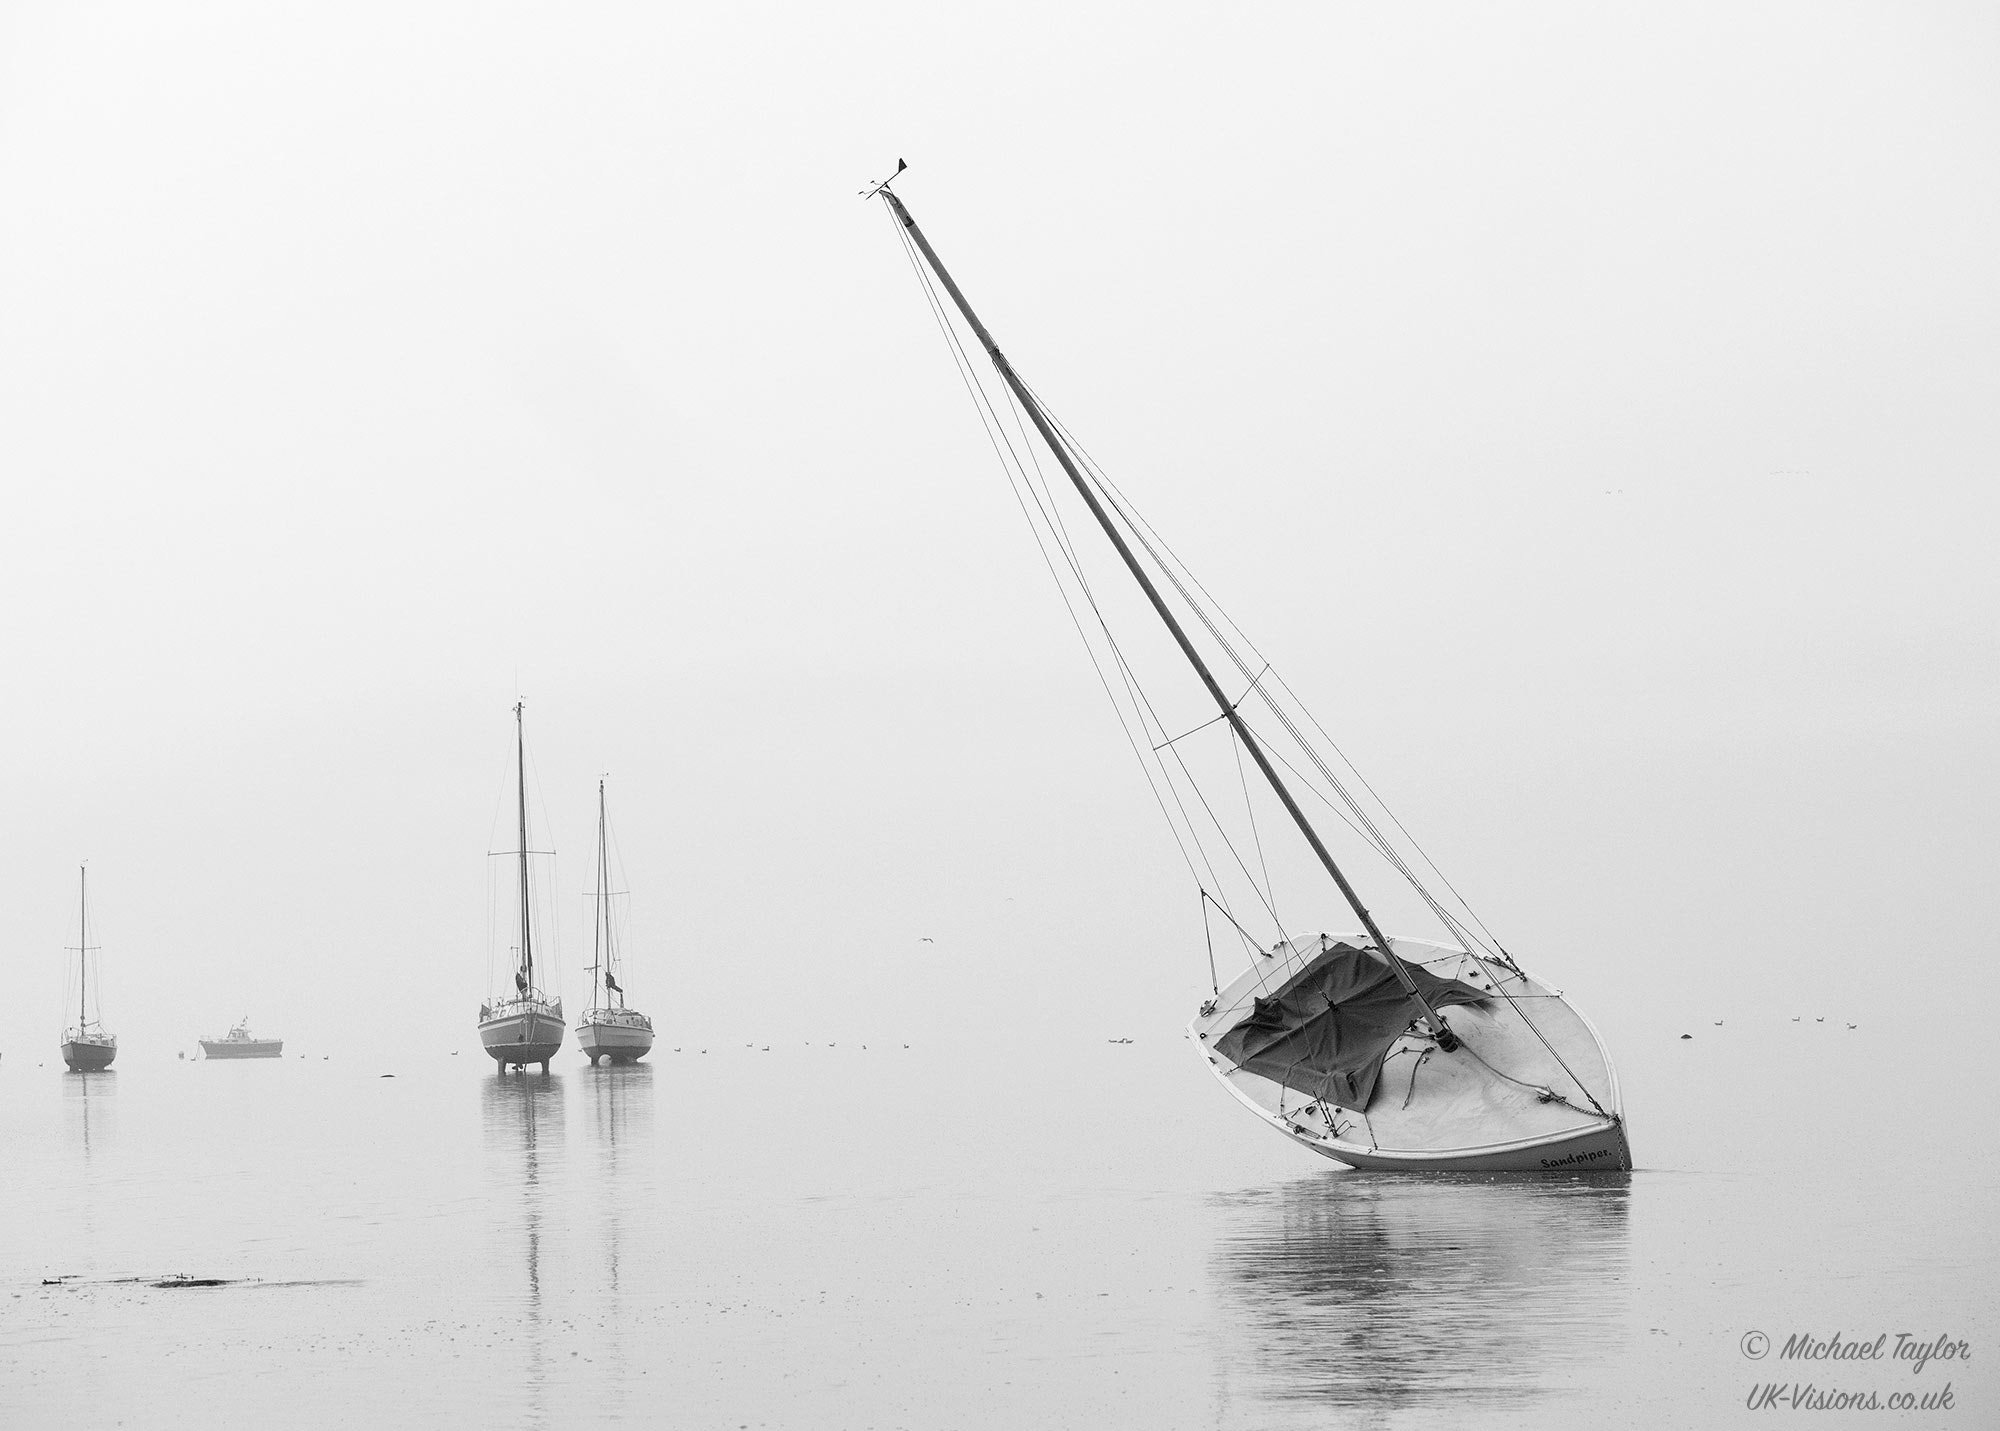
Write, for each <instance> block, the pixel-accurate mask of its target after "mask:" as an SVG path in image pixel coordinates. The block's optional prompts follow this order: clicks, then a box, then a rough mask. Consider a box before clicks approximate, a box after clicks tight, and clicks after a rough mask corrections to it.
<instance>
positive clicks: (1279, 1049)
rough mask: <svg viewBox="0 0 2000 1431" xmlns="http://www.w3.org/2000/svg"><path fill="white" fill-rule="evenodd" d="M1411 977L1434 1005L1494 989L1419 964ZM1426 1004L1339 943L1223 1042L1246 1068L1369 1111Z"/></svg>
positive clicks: (1383, 967) (1377, 959)
mask: <svg viewBox="0 0 2000 1431" xmlns="http://www.w3.org/2000/svg"><path fill="white" fill-rule="evenodd" d="M1404 967H1406V968H1407V969H1408V970H1409V971H1410V977H1411V978H1412V979H1414V980H1415V981H1416V984H1417V987H1418V988H1419V989H1421V990H1422V991H1423V995H1424V997H1425V998H1426V999H1428V1000H1430V1005H1431V1007H1432V1008H1434V1009H1442V1008H1448V1007H1450V1006H1451V1005H1453V1004H1476V1003H1480V1002H1482V1001H1484V1000H1485V999H1487V998H1488V997H1490V996H1489V995H1487V994H1485V993H1483V992H1482V991H1480V990H1478V989H1475V988H1473V987H1472V986H1471V985H1470V984H1463V983H1460V982H1459V981H1458V980H1456V979H1440V978H1439V977H1438V976H1437V975H1435V974H1432V973H1430V972H1428V971H1427V970H1425V969H1424V968H1422V967H1421V966H1419V965H1415V964H1406V965H1405V966H1404ZM1422 1016H1423V1009H1422V1008H1421V1007H1420V1006H1419V1005H1418V1003H1417V1001H1416V1000H1415V999H1413V998H1411V997H1410V995H1409V992H1408V991H1407V990H1405V989H1404V988H1403V985H1402V983H1401V982H1400V981H1399V980H1398V979H1397V978H1396V972H1395V970H1393V969H1391V968H1390V967H1389V965H1388V962H1387V961H1386V960H1384V959H1383V958H1381V956H1379V955H1376V954H1370V953H1367V952H1365V951H1363V950H1360V949H1357V948H1355V947H1354V946H1353V945H1352V944H1334V945H1331V946H1329V947H1328V949H1327V950H1326V952H1325V953H1323V954H1321V955H1320V956H1319V957H1318V958H1316V959H1314V960H1313V961H1312V962H1310V963H1309V964H1307V965H1306V967H1305V968H1304V969H1302V970H1300V971H1299V972H1298V973H1297V974H1295V975H1293V976H1292V978H1291V979H1290V980H1288V981H1287V982H1286V983H1285V984H1284V986H1283V987H1281V988H1280V989H1279V990H1278V991H1277V993H1275V994H1273V995H1272V996H1271V997H1269V998H1266V999H1258V1000H1257V1001H1256V1006H1255V1007H1254V1008H1253V1009H1252V1010H1251V1012H1250V1014H1249V1015H1248V1016H1247V1017H1245V1018H1244V1019H1243V1021H1242V1022H1241V1023H1239V1024H1237V1025H1236V1026H1235V1027H1234V1028H1232V1029H1230V1030H1229V1032H1228V1033H1226V1034H1224V1035H1223V1036H1222V1037H1221V1038H1219V1039H1217V1040H1216V1041H1215V1045H1214V1047H1215V1051H1216V1052H1217V1053H1219V1054H1221V1055H1222V1056H1223V1057H1224V1058H1226V1059H1228V1060H1229V1061H1230V1062H1232V1063H1234V1064H1236V1065H1237V1066H1238V1067H1240V1068H1246V1069H1248V1070H1250V1072H1252V1073H1256V1074H1261V1075H1262V1076H1263V1077H1265V1078H1268V1079H1270V1080H1272V1081H1273V1082H1275V1083H1282V1084H1284V1085H1285V1087H1287V1088H1291V1089H1296V1090H1297V1091H1298V1092H1300V1093H1304V1094H1307V1095H1309V1096H1310V1097H1313V1098H1324V1099H1325V1100H1326V1101H1327V1102H1329V1103H1338V1104H1339V1105H1340V1106H1342V1107H1343V1108H1359V1109H1366V1108H1367V1107H1368V1102H1369V1100H1370V1099H1372V1098H1373V1097H1374V1096H1375V1082H1376V1079H1377V1078H1378V1077H1380V1075H1381V1072H1382V1060H1383V1059H1384V1058H1385V1057H1387V1056H1388V1052H1389V1050H1390V1048H1391V1047H1393V1046H1394V1044H1395V1042H1396V1040H1397V1039H1398V1038H1400V1037H1401V1036H1402V1034H1403V1031H1404V1030H1405V1029H1407V1028H1409V1026H1410V1023H1411V1021H1412V1020H1414V1019H1417V1018H1421V1017H1422Z"/></svg>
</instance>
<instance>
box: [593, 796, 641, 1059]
mask: <svg viewBox="0 0 2000 1431" xmlns="http://www.w3.org/2000/svg"><path fill="white" fill-rule="evenodd" d="M610 847H611V835H610V824H609V822H608V821H607V820H606V819H605V815H604V782H603V781H602V780H599V781H598V782H597V892H596V894H594V895H593V896H592V897H591V903H592V905H593V906H594V907H595V909H596V922H595V924H594V926H593V934H592V942H591V955H590V1007H589V1008H587V1009H585V1010H584V1011H583V1018H582V1019H581V1020H579V1021H578V1023H577V1026H576V1042H577V1047H579V1048H581V1049H582V1050H583V1051H584V1053H585V1055H586V1056H588V1057H589V1059H590V1063H591V1066H592V1067H593V1068H594V1067H596V1066H597V1061H598V1060H599V1059H600V1058H608V1059H610V1060H611V1061H612V1062H613V1063H631V1062H633V1061H635V1060H637V1059H641V1058H644V1057H645V1056H646V1055H647V1054H648V1053H649V1052H651V1051H652V1047H653V1021H652V1020H651V1019H649V1018H647V1017H646V1016H645V1015H644V1014H642V1013H640V1012H639V1011H638V1010H636V1009H630V1008H627V1007H626V1006H625V986H624V985H623V984H622V983H620V982H619V978H618V974H619V970H620V968H621V967H622V965H621V960H620V957H619V954H620V951H619V948H618V941H617V938H616V936H615V934H614V931H613V928H612V924H613V921H612V907H611V853H610Z"/></svg>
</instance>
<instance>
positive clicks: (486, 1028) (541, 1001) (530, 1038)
mask: <svg viewBox="0 0 2000 1431" xmlns="http://www.w3.org/2000/svg"><path fill="white" fill-rule="evenodd" d="M524 704H525V702H516V703H515V706H514V791H515V797H516V801H517V804H516V807H515V808H516V813H517V816H518V818H517V820H516V823H515V830H516V833H517V834H518V835H519V837H520V845H519V847H518V848H516V849H513V850H504V851H501V852H500V853H503V854H511V855H515V856H517V857H518V858H519V861H520V863H519V865H518V867H517V869H518V874H519V880H518V890H517V892H518V894H519V896H520V898H519V905H520V931H521V942H520V943H519V944H518V945H516V946H515V950H514V956H515V958H514V995H513V997H512V998H506V997H502V998H498V999H488V1000H487V1001H486V1002H485V1003H483V1004H481V1005H480V1006H479V1041H480V1042H481V1043H482V1044H484V1045H485V1046H486V1051H487V1052H488V1053H489V1054H491V1055H492V1056H493V1061H494V1062H495V1063H497V1064H499V1065H500V1072H501V1073H505V1072H506V1071H507V1070H508V1069H510V1068H519V1069H526V1068H527V1066H528V1065H529V1064H531V1063H539V1064H540V1065H541V1066H542V1072H544V1073H547V1072H548V1071H549V1060H550V1059H552V1058H554V1057H555V1056H556V1050H557V1049H559V1048H561V1047H562V1041H563V1011H562V1000H561V999H560V998H555V999H551V998H549V997H547V995H546V993H545V992H544V990H543V989H542V987H541V986H540V985H539V984H537V983H536V982H535V913H534V900H533V893H532V890H531V888H530V886H529V881H528V852H529V851H528V747H527V738H526V736H525V735H524V734H523V732H522V727H521V710H522V706H523V705H524Z"/></svg>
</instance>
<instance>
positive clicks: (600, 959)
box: [590, 776, 611, 1008]
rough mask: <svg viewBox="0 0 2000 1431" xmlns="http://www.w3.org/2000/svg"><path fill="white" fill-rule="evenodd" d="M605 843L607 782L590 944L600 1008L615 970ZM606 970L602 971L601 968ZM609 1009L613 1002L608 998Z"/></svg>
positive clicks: (600, 800) (600, 790) (600, 795)
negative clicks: (608, 976) (606, 983)
mask: <svg viewBox="0 0 2000 1431" xmlns="http://www.w3.org/2000/svg"><path fill="white" fill-rule="evenodd" d="M604 845H605V841H604V778H603V777H602V776H599V777H598V781H597V918H596V920H595V922H594V923H593V924H592V926H591V943H590V973H591V992H590V1002H591V1006H592V1007H596V1005H597V1000H598V998H599V996H600V994H601V993H603V992H604V981H603V974H604V973H606V972H608V971H609V970H610V968H611V894H610V890H611V871H610V856H609V855H608V854H607V853H606V851H605V847H604ZM600 964H602V965H603V969H601V970H600V969H599V967H598V966H599V965H600ZM604 1003H605V1006H606V1007H607V1008H608V1007H609V1006H610V1003H611V1000H610V997H609V995H608V993H605V994H604Z"/></svg>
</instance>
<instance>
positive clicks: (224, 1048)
mask: <svg viewBox="0 0 2000 1431" xmlns="http://www.w3.org/2000/svg"><path fill="white" fill-rule="evenodd" d="M198 1042H199V1043H200V1044H201V1051H202V1053H203V1055H204V1056H206V1057H208V1058H279V1057H282V1056H283V1054H284V1052H285V1041H284V1040H283V1039H281V1038H258V1037H257V1036H256V1035H255V1034H253V1033H251V1032H250V1016H249V1015H248V1014H245V1015H244V1016H243V1018H242V1019H241V1020H240V1021H239V1022H238V1023H237V1025H236V1027H235V1028H233V1029H231V1030H230V1031H229V1032H228V1033H226V1034H224V1035H223V1036H222V1037H221V1038H205V1039H200V1040H198Z"/></svg>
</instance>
